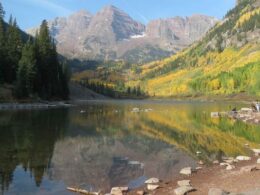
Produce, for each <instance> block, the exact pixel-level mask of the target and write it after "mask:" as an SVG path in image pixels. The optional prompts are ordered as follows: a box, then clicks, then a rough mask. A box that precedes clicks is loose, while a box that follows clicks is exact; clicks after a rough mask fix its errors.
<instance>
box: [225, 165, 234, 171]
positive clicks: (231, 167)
mask: <svg viewBox="0 0 260 195" xmlns="http://www.w3.org/2000/svg"><path fill="white" fill-rule="evenodd" d="M234 168H235V166H234V165H230V164H229V165H228V166H227V167H226V170H232V169H234Z"/></svg>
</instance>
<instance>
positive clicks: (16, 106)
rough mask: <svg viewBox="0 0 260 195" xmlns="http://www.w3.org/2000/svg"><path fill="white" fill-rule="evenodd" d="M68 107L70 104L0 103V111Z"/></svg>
mask: <svg viewBox="0 0 260 195" xmlns="http://www.w3.org/2000/svg"><path fill="white" fill-rule="evenodd" d="M70 106H72V104H69V103H65V102H35V103H0V110H32V109H49V108H60V107H70Z"/></svg>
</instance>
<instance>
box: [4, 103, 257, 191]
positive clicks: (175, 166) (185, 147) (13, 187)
mask: <svg viewBox="0 0 260 195" xmlns="http://www.w3.org/2000/svg"><path fill="white" fill-rule="evenodd" d="M243 106H245V105H243V104H242V103H237V102H199V101H198V102H196V101H192V102H190V101H167V100H157V101H156V100H149V101H148V100H147V101H146V100H142V101H128V100H124V101H113V100H108V101H86V102H83V103H82V104H80V105H76V106H72V107H69V108H55V109H41V110H5V111H0V194H4V195H5V194H6V195H9V194H10V195H16V194H19V195H43V194H44V195H45V194H46V195H47V194H48V195H54V194H55V195H56V194H59V195H63V194H64V195H67V194H74V193H71V192H69V191H67V190H66V187H68V186H70V187H79V188H82V189H87V190H90V191H99V190H102V191H103V192H110V189H111V187H114V186H128V187H129V188H130V189H131V188H136V187H139V186H141V185H142V184H143V183H144V181H145V180H146V179H148V178H150V177H157V178H160V179H163V180H170V179H174V178H175V177H176V176H177V175H178V174H179V171H180V169H181V168H183V167H186V166H192V167H196V166H197V162H198V161H199V160H202V161H203V162H206V163H208V164H210V163H211V162H212V161H213V160H216V159H221V158H222V157H224V156H227V157H230V156H234V157H235V156H236V155H251V150H250V148H249V147H247V145H249V146H250V147H259V143H260V127H259V126H256V125H249V124H245V123H243V122H241V121H235V120H232V119H229V118H225V117H221V118H211V116H210V113H211V112H215V111H216V112H218V111H228V110H231V109H232V108H234V107H236V108H241V107H243Z"/></svg>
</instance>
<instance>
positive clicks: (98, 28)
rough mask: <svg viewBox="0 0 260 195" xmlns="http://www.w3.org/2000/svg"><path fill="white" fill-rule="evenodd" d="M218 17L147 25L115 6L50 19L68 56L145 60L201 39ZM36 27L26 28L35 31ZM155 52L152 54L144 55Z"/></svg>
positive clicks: (59, 49) (52, 33)
mask: <svg viewBox="0 0 260 195" xmlns="http://www.w3.org/2000/svg"><path fill="white" fill-rule="evenodd" d="M216 22H217V19H215V18H213V17H209V16H204V15H193V16H190V17H186V18H181V17H174V18H168V19H158V20H153V21H150V22H149V23H148V24H147V25H146V26H145V25H144V24H142V23H140V22H137V21H135V20H134V19H132V18H131V17H130V16H129V15H128V14H126V13H125V12H124V11H122V10H120V9H118V8H117V7H115V6H112V5H111V6H106V7H104V8H103V9H101V10H100V11H99V12H98V13H96V14H95V15H92V14H90V13H89V12H87V11H85V10H81V11H79V12H76V13H74V14H72V15H71V16H69V17H67V18H65V17H58V18H55V19H54V20H51V21H49V22H48V23H49V28H50V31H51V35H52V36H53V37H54V39H55V40H56V41H57V49H58V52H59V53H60V54H62V55H64V56H66V57H68V58H71V59H73V58H76V59H82V60H86V59H99V60H116V59H123V60H126V61H133V62H143V61H150V60H156V59H160V58H161V57H166V56H169V55H170V54H173V53H175V52H177V51H179V50H181V49H183V48H185V47H187V46H188V45H190V44H191V43H193V42H194V41H196V40H198V39H200V38H201V37H202V36H203V35H204V34H205V33H206V32H207V31H208V30H209V29H210V28H211V27H212V26H214V25H215V23H216ZM36 30H37V28H33V29H29V30H28V31H27V32H28V33H29V34H31V35H35V33H36ZM147 55H152V58H149V59H148V58H145V56H147Z"/></svg>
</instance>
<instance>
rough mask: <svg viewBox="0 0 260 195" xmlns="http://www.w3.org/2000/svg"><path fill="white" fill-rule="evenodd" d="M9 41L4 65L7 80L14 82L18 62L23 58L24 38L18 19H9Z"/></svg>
mask: <svg viewBox="0 0 260 195" xmlns="http://www.w3.org/2000/svg"><path fill="white" fill-rule="evenodd" d="M6 35H7V42H6V52H7V56H6V64H5V67H4V76H5V81H6V82H9V83H12V82H13V81H14V80H15V79H16V70H17V67H18V62H19V60H20V58H21V50H22V38H21V34H20V31H19V28H18V26H17V23H16V19H14V20H13V19H12V16H11V17H10V20H9V26H8V28H7V33H6Z"/></svg>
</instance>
